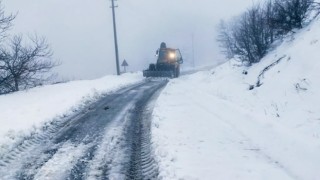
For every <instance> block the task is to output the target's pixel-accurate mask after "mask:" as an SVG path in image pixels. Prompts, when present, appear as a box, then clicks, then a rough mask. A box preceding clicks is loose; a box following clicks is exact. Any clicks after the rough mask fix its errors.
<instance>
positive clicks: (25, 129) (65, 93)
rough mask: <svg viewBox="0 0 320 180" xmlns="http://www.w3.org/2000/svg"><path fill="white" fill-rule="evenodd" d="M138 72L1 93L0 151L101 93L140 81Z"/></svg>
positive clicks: (70, 112)
mask: <svg viewBox="0 0 320 180" xmlns="http://www.w3.org/2000/svg"><path fill="white" fill-rule="evenodd" d="M142 79H143V78H142V74H141V73H132V74H130V73H127V74H123V75H121V76H106V77H103V78H101V79H97V80H82V81H72V82H68V83H61V84H55V85H47V86H43V87H36V88H33V89H30V90H27V91H21V92H16V93H12V94H8V95H1V96H0V124H1V126H0V152H1V148H5V145H8V144H10V142H12V141H15V139H16V138H18V137H22V136H25V135H28V133H30V132H32V131H33V130H36V129H37V128H40V127H41V126H43V125H44V124H45V123H50V122H51V121H53V120H54V119H59V118H61V117H66V116H69V115H71V114H72V113H74V112H75V111H77V110H79V109H81V108H82V107H84V106H85V105H87V104H88V103H91V102H93V101H95V100H97V99H98V98H99V97H101V95H103V94H105V93H108V92H111V91H116V90H117V89H119V88H121V87H124V86H127V85H130V84H133V83H137V82H139V81H142Z"/></svg>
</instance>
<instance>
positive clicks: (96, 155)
mask: <svg viewBox="0 0 320 180" xmlns="http://www.w3.org/2000/svg"><path fill="white" fill-rule="evenodd" d="M166 84H167V81H166V80H157V81H155V80H146V81H143V82H142V83H138V84H135V85H131V86H129V87H127V88H123V89H121V90H119V91H117V92H115V93H112V94H109V95H106V96H105V97H103V98H101V100H99V101H97V102H96V103H94V104H91V105H90V106H88V108H86V109H85V110H84V111H82V112H79V113H76V114H74V115H73V116H72V117H69V118H67V119H64V120H63V119H61V120H60V121H54V122H53V123H52V124H51V125H49V126H47V127H46V130H44V131H43V132H41V133H35V134H32V135H31V136H30V137H26V138H25V139H24V140H23V141H21V143H20V144H18V145H17V146H15V147H13V148H12V149H11V150H10V151H9V152H8V153H7V154H6V155H5V156H3V157H1V159H0V177H1V178H3V179H125V178H129V179H130V178H139V179H141V178H142V177H143V178H146V179H150V177H155V176H157V173H158V171H157V167H156V166H155V165H154V161H153V159H152V157H153V156H152V151H151V149H150V148H151V147H150V133H149V130H150V121H149V119H150V115H151V112H152V104H153V102H154V100H155V98H156V97H157V96H158V94H159V92H160V91H161V89H162V87H164V86H165V85H166Z"/></svg>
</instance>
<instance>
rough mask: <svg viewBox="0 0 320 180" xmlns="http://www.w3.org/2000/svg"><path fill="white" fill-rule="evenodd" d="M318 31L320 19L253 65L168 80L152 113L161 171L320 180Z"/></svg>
mask: <svg viewBox="0 0 320 180" xmlns="http://www.w3.org/2000/svg"><path fill="white" fill-rule="evenodd" d="M319 32H320V19H318V20H316V21H314V22H313V23H312V24H310V25H309V26H308V27H306V28H305V29H303V30H301V31H299V32H297V33H295V34H294V35H292V36H289V37H287V38H285V39H284V41H283V42H278V44H279V47H278V48H276V49H275V50H273V51H272V52H270V53H269V54H268V55H267V56H266V57H265V58H264V59H263V60H262V61H261V63H259V64H255V65H253V66H252V67H250V68H246V69H245V68H244V67H239V66H237V63H236V62H235V61H234V60H233V61H230V62H227V63H225V64H223V65H221V66H219V67H217V68H215V69H213V70H211V71H203V72H198V73H196V74H193V75H187V76H184V77H181V78H179V79H175V80H172V81H170V82H169V84H168V86H167V87H166V88H165V89H164V91H163V92H162V94H161V95H160V97H159V99H158V101H157V104H156V107H155V110H154V112H153V116H154V118H153V126H152V134H153V145H154V148H155V154H156V157H157V160H158V162H159V165H160V176H161V177H162V178H163V179H208V180H209V179H219V180H223V179H225V180H230V179H244V180H248V179H259V180H262V179H266V180H268V179H279V180H285V179H303V180H317V179H319V178H320V176H319V175H320V173H319V170H320V102H319V100H320V81H319V78H320V71H319V69H320V51H319V50H320V33H319ZM280 58H282V59H281V61H280V62H279V64H277V65H275V66H273V67H271V68H270V69H269V70H268V71H266V73H265V74H264V75H263V76H261V78H260V82H261V83H262V85H261V86H260V87H255V88H254V89H253V90H249V87H250V85H255V84H256V82H257V78H258V76H259V74H260V72H261V71H262V70H263V69H264V68H265V67H267V66H268V65H270V64H272V63H273V62H275V61H277V60H279V59H280ZM243 70H246V71H247V72H248V74H247V75H245V74H243Z"/></svg>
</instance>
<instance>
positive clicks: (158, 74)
mask: <svg viewBox="0 0 320 180" xmlns="http://www.w3.org/2000/svg"><path fill="white" fill-rule="evenodd" d="M143 76H144V77H168V78H174V77H175V75H174V72H173V71H150V70H144V71H143Z"/></svg>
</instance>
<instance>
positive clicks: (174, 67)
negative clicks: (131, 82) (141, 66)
mask: <svg viewBox="0 0 320 180" xmlns="http://www.w3.org/2000/svg"><path fill="white" fill-rule="evenodd" d="M156 56H157V57H158V59H157V63H156V64H150V65H149V69H147V70H144V71H143V76H144V77H169V78H177V77H179V75H180V64H182V63H183V59H182V55H181V52H180V50H179V49H173V48H167V45H166V43H164V42H163V43H161V45H160V48H159V49H158V50H157V52H156Z"/></svg>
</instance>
